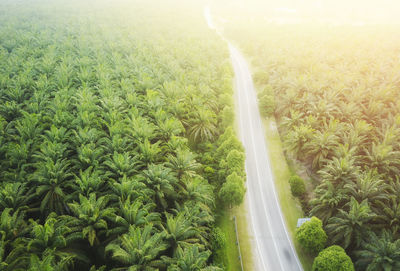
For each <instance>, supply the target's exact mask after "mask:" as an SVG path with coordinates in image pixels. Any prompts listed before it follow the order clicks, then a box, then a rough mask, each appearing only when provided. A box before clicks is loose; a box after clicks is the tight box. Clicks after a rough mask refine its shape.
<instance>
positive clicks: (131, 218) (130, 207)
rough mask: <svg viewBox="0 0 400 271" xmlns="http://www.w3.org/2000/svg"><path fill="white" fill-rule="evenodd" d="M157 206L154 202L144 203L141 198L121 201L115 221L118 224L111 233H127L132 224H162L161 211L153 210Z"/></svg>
mask: <svg viewBox="0 0 400 271" xmlns="http://www.w3.org/2000/svg"><path fill="white" fill-rule="evenodd" d="M154 208H155V204H154V203H147V204H144V203H143V202H142V201H141V200H140V199H136V200H135V201H134V202H131V200H130V199H129V198H128V199H127V200H125V201H124V202H122V201H121V202H120V207H119V209H118V213H120V215H116V216H115V223H116V224H118V226H116V227H115V228H114V229H112V230H111V231H109V232H111V233H118V234H121V233H127V232H128V231H129V228H130V226H132V225H133V226H136V227H140V226H143V225H147V224H150V223H152V224H155V225H157V224H160V222H161V218H160V214H159V213H155V212H152V211H153V210H154Z"/></svg>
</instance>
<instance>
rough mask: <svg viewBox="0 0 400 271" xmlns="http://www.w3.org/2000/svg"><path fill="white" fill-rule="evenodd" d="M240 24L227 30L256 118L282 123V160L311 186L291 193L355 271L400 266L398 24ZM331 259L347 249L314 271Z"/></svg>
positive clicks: (297, 184) (256, 21) (260, 21)
mask: <svg viewBox="0 0 400 271" xmlns="http://www.w3.org/2000/svg"><path fill="white" fill-rule="evenodd" d="M226 18H228V17H226ZM235 20H239V19H238V18H229V20H226V22H227V23H226V24H225V25H224V28H225V33H226V35H227V36H228V37H230V38H232V39H234V40H236V42H237V43H238V44H239V45H240V47H241V48H242V49H243V50H244V51H245V53H246V54H247V55H248V56H249V57H250V59H251V60H252V66H253V67H254V78H255V80H256V84H257V85H259V86H260V87H259V90H260V95H259V101H260V107H261V110H260V111H261V112H263V113H264V114H265V116H266V117H268V116H269V115H273V116H274V117H275V118H276V121H277V126H278V130H279V134H280V136H281V138H282V142H283V146H284V148H285V155H286V158H287V159H288V161H289V162H290V164H292V165H295V167H293V169H295V168H296V169H297V168H301V169H304V170H301V171H299V172H294V173H297V174H298V175H299V176H300V177H299V178H300V179H303V180H304V182H305V185H304V186H303V185H302V184H301V181H300V180H296V181H294V180H293V178H291V181H290V182H291V189H292V192H294V193H293V194H294V195H295V196H297V197H298V198H299V200H300V202H301V205H302V209H303V211H304V214H305V215H306V216H309V217H311V216H315V217H317V218H318V219H320V220H321V221H322V226H323V229H324V231H325V232H326V234H327V236H328V238H327V243H326V245H325V246H326V247H330V246H332V245H338V246H340V247H341V248H343V249H344V252H343V253H345V254H347V255H349V256H350V257H351V259H352V261H353V263H354V267H355V269H356V270H397V269H399V268H400V267H399V265H400V254H399V251H400V241H399V240H400V239H399V238H400V235H399V227H400V224H399V221H400V212H399V210H400V208H399V207H400V197H399V195H400V190H399V187H400V180H399V178H398V175H399V173H400V107H399V102H398V101H400V97H399V95H400V92H399V88H400V83H399V82H400V77H399V74H400V64H399V63H400V62H399V59H398V56H399V53H400V51H399V44H400V35H399V33H400V32H399V31H398V30H399V29H398V27H396V26H390V25H383V26H379V25H365V26H362V27H360V26H354V25H353V26H350V25H338V26H333V25H317V24H314V25H311V24H280V25H279V24H274V23H268V22H266V20H264V19H263V18H261V17H253V18H252V19H251V20H247V21H244V20H243V21H240V23H239V22H238V21H235ZM289 177H290V176H289ZM289 177H288V181H289ZM296 178H297V177H296ZM304 188H305V189H304ZM321 253H322V252H321ZM309 254H310V256H312V257H315V256H316V255H317V254H316V253H315V251H314V252H313V253H311V252H310V253H309ZM333 254H335V255H336V254H338V255H339V254H342V252H340V251H339V249H337V248H333V249H331V250H329V252H328V251H327V252H326V253H324V254H322V255H321V257H320V256H318V259H319V260H318V261H317V263H315V264H314V266H319V267H314V268H313V269H314V270H329V269H324V268H326V267H324V266H325V265H323V264H322V263H321V259H322V258H326V257H330V256H329V255H333ZM332 257H333V256H332ZM345 258H346V257H344V256H343V259H345ZM344 262H346V261H344ZM343 264H344V265H343V266H347V267H343V268H345V269H343V270H352V267H349V266H350V265H349V264H348V263H343ZM351 266H352V265H351ZM337 268H338V267H337V265H335V267H332V269H331V270H341V269H337Z"/></svg>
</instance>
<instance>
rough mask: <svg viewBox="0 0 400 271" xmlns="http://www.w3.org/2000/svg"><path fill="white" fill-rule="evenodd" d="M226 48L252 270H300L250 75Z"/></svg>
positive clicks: (237, 54) (241, 60)
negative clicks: (243, 176)
mask: <svg viewBox="0 0 400 271" xmlns="http://www.w3.org/2000/svg"><path fill="white" fill-rule="evenodd" d="M204 14H205V17H206V20H207V23H208V25H209V27H210V28H213V29H215V27H214V24H213V23H212V20H211V15H210V12H209V9H208V8H206V9H205V13H204ZM228 45H229V50H230V54H231V60H232V65H233V69H234V72H235V90H236V93H235V96H236V104H237V119H238V120H239V129H240V136H241V141H242V144H243V146H244V148H245V152H246V173H247V182H246V185H247V192H246V203H247V206H248V207H249V208H248V212H249V217H250V219H249V221H248V225H249V227H250V229H249V230H251V232H252V234H253V235H254V239H255V242H254V247H253V255H254V263H255V264H254V265H255V266H254V267H255V270H260V271H267V270H268V271H269V270H270V271H280V270H281V271H298V270H303V269H302V267H301V264H300V261H299V259H298V257H297V254H296V250H295V249H294V247H293V244H292V242H291V239H290V237H289V234H288V232H287V230H286V225H285V221H284V219H283V215H282V211H281V209H280V206H279V203H278V195H277V193H276V191H275V184H274V180H273V175H272V171H271V166H270V161H269V157H268V153H267V146H266V143H265V138H264V127H263V125H262V122H261V117H260V112H259V110H258V102H257V97H256V92H255V89H254V86H253V80H252V78H251V73H250V70H249V67H248V65H247V63H246V60H245V58H244V57H243V55H242V54H241V53H240V52H239V50H238V49H236V48H235V47H234V46H233V45H232V44H231V43H229V42H228Z"/></svg>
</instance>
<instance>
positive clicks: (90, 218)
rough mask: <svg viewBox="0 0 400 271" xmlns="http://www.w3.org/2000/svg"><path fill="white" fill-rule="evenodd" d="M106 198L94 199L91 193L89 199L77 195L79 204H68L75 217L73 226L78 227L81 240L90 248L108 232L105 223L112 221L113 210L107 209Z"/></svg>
mask: <svg viewBox="0 0 400 271" xmlns="http://www.w3.org/2000/svg"><path fill="white" fill-rule="evenodd" d="M107 203H108V197H106V196H103V197H99V198H96V194H94V193H91V194H90V195H89V197H85V196H83V195H79V203H76V202H74V203H69V204H68V206H69V207H70V208H71V211H72V212H73V214H74V215H75V217H74V219H73V220H72V221H73V225H76V226H78V227H79V228H80V229H81V232H82V238H84V239H85V238H87V239H88V241H89V244H90V246H93V245H94V244H96V245H97V244H99V243H100V238H99V237H101V236H102V235H105V232H106V231H107V230H108V223H107V221H113V220H114V219H113V217H114V215H115V214H114V212H115V210H114V208H109V207H107Z"/></svg>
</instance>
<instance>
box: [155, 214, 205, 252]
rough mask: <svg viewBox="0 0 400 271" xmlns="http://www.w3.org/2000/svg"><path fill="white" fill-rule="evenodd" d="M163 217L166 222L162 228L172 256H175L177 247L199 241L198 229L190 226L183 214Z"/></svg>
mask: <svg viewBox="0 0 400 271" xmlns="http://www.w3.org/2000/svg"><path fill="white" fill-rule="evenodd" d="M165 216H166V219H167V220H166V223H165V225H164V226H163V228H164V232H165V233H166V240H167V242H168V243H169V246H170V247H171V248H172V251H173V255H176V252H177V249H178V247H185V246H188V245H190V244H194V243H196V242H197V241H198V240H199V239H198V236H199V231H198V229H196V228H195V227H193V226H192V223H191V221H190V220H189V219H188V217H187V216H186V214H185V213H183V212H180V213H178V214H177V215H176V216H173V215H172V214H168V213H166V214H165Z"/></svg>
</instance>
